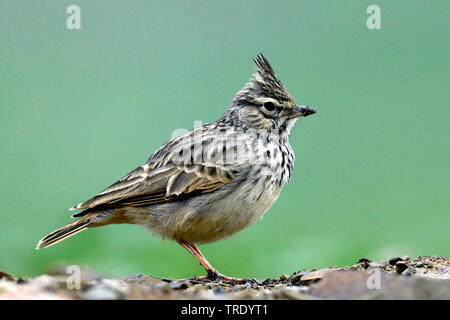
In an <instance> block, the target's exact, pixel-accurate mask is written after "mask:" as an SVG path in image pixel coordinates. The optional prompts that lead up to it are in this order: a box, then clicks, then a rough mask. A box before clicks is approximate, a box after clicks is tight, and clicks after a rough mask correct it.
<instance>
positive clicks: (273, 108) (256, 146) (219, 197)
mask: <svg viewBox="0 0 450 320" xmlns="http://www.w3.org/2000/svg"><path fill="white" fill-rule="evenodd" d="M254 62H255V64H256V67H257V70H256V72H255V74H254V75H253V77H252V78H251V79H250V81H249V82H248V83H247V84H246V85H245V86H244V88H243V89H241V90H240V91H239V92H238V93H237V94H236V96H235V97H234V98H233V100H232V102H231V105H230V107H229V108H228V109H227V110H226V112H225V113H224V114H223V115H222V116H221V117H220V119H219V120H217V121H214V122H211V123H207V124H204V125H202V126H201V127H198V128H195V129H194V130H192V131H190V132H187V133H185V134H183V135H181V136H178V137H176V138H174V139H172V140H171V141H169V142H167V143H166V144H164V145H163V146H162V147H160V148H159V149H158V150H157V151H156V152H155V153H154V154H153V155H152V156H151V157H150V158H149V159H148V161H147V162H146V163H145V164H143V165H142V166H140V167H138V168H136V169H135V170H133V171H131V172H130V173H129V174H127V175H126V176H124V177H123V178H122V179H120V180H119V181H117V182H116V183H114V184H113V185H111V186H110V187H109V188H107V189H106V190H104V191H103V192H100V193H99V194H97V195H96V196H94V197H93V198H91V199H89V200H87V201H85V202H82V203H80V204H78V205H76V206H74V207H73V208H71V209H70V210H83V211H81V212H78V213H76V214H74V215H73V216H72V217H74V218H78V219H77V220H75V221H73V222H72V223H69V224H67V225H65V226H63V227H61V228H60V229H58V230H56V231H54V232H52V233H50V234H49V235H47V236H45V237H44V238H43V239H42V240H41V241H39V243H38V245H37V249H39V248H44V247H48V246H51V245H53V244H55V243H57V242H59V241H61V240H64V239H66V238H68V237H70V236H72V235H74V234H76V233H78V232H80V231H82V230H85V229H87V228H91V227H99V226H104V225H108V224H116V223H129V224H138V225H142V226H144V227H146V228H147V229H148V230H150V231H151V232H152V233H154V234H156V235H159V236H161V237H162V238H166V239H171V240H175V241H177V242H178V243H179V244H180V245H181V246H183V247H184V248H185V249H186V250H188V251H189V252H190V253H191V254H192V255H193V256H194V257H195V258H196V259H197V260H198V261H199V262H200V264H201V265H202V266H203V267H204V268H205V269H206V271H207V276H203V277H198V278H199V279H200V278H201V279H204V278H208V279H221V280H226V281H227V280H228V281H243V280H242V279H236V278H231V277H227V276H225V275H222V274H220V273H219V272H218V271H217V270H216V269H214V268H213V267H212V265H211V264H210V263H209V262H208V261H207V260H206V258H205V257H204V256H203V255H202V253H201V252H200V250H199V249H198V248H197V245H200V244H204V243H210V242H213V241H217V240H220V239H225V238H227V237H230V236H231V235H233V234H235V233H236V232H238V231H240V230H242V229H244V228H247V227H248V226H250V225H252V224H253V223H254V222H256V221H258V220H259V219H260V218H261V217H262V216H263V214H264V213H265V212H266V211H267V210H268V209H269V208H270V207H271V206H272V204H273V203H274V202H275V200H276V199H277V198H278V196H279V194H280V192H281V189H282V188H283V186H284V184H286V183H287V182H288V181H289V179H290V176H291V172H292V169H293V166H294V153H293V151H292V148H291V146H290V144H289V134H290V132H291V129H292V127H293V126H294V124H295V122H296V121H297V118H299V117H306V116H308V115H311V114H313V113H315V112H316V111H315V110H314V109H312V108H310V107H308V106H301V105H297V104H296V103H295V102H294V99H293V98H292V97H291V95H290V94H289V93H288V92H287V90H286V89H285V87H284V86H283V84H282V83H281V81H280V80H279V79H278V78H277V76H276V75H275V72H274V71H273V69H272V67H271V66H270V64H269V62H268V61H267V59H266V58H265V57H264V56H263V55H262V54H259V55H258V56H257V57H256V58H255V59H254Z"/></svg>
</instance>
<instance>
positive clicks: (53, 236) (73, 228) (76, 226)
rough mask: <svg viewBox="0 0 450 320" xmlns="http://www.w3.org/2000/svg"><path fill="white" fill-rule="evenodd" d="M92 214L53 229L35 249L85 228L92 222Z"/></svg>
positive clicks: (49, 244) (52, 243)
mask: <svg viewBox="0 0 450 320" xmlns="http://www.w3.org/2000/svg"><path fill="white" fill-rule="evenodd" d="M93 220H94V219H93V216H92V214H88V215H86V216H84V217H82V218H80V219H78V220H76V221H74V222H71V223H69V224H66V225H65V226H63V227H61V228H59V229H58V230H55V231H53V232H52V233H50V234H48V235H46V236H45V237H44V238H42V239H41V240H40V241H39V243H38V244H37V246H36V249H40V248H45V247H49V246H51V245H54V244H55V243H57V242H60V241H62V240H64V239H66V238H68V237H71V236H73V235H75V234H77V233H78V232H81V231H83V230H84V229H86V228H87V227H88V226H89V225H90V224H91V223H92V222H93Z"/></svg>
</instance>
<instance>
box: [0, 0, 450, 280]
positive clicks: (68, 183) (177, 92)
mask: <svg viewBox="0 0 450 320" xmlns="http://www.w3.org/2000/svg"><path fill="white" fill-rule="evenodd" d="M70 4H77V5H79V6H80V8H81V30H68V29H67V28H66V18H67V17H68V14H66V8H67V7H68V6H69V5H70ZM371 4H373V1H356V0H354V1H298V0H297V1H289V2H287V1H286V2H275V1H227V2H222V3H219V1H183V2H181V1H176V2H175V1H169V3H165V2H163V1H161V2H154V1H142V0H140V1H75V0H74V1H33V2H31V1H1V2H0V48H1V49H0V126H1V136H0V148H1V154H0V165H1V173H0V174H1V176H0V203H1V209H0V210H1V214H0V269H4V270H6V271H9V272H13V273H15V274H16V275H20V276H32V275H37V274H39V273H40V272H43V271H44V270H46V268H48V267H49V266H51V265H54V264H58V263H73V264H79V265H88V266H90V267H92V268H94V269H96V270H98V271H100V272H102V273H105V274H109V275H114V276H125V275H128V274H131V273H146V274H153V275H157V276H161V277H188V276H193V275H201V274H203V273H204V271H203V270H202V268H201V267H200V266H199V264H198V263H197V262H196V261H195V260H194V258H192V257H191V256H190V255H189V254H188V253H187V252H186V251H185V250H184V249H182V248H181V247H179V246H178V245H177V244H175V243H173V242H170V241H161V240H160V239H159V238H156V237H155V236H153V235H151V234H149V233H148V232H147V231H145V230H144V229H143V228H141V227H138V226H132V225H115V226H108V227H106V228H98V229H91V230H88V231H85V232H83V233H80V234H78V235H77V236H75V237H73V238H70V239H69V240H66V241H64V242H62V243H60V244H57V245H56V246H53V247H51V248H48V249H44V250H39V251H36V250H34V247H35V245H36V243H37V241H38V240H39V239H40V238H41V237H42V236H44V235H45V234H46V233H48V232H50V231H53V230H54V229H56V228H57V227H59V226H61V225H63V224H65V223H67V222H69V221H71V218H70V213H69V212H68V211H67V209H68V208H69V207H71V206H72V205H74V204H76V203H78V202H80V201H83V200H86V199H87V198H90V197H91V196H92V195H94V194H95V193H97V192H99V191H101V190H103V189H104V188H105V187H106V186H108V185H110V184H111V183H113V182H115V181H116V180H117V179H118V178H120V177H122V176H123V175H124V174H126V173H128V172H129V171H130V170H131V169H134V168H135V167H137V166H138V165H140V164H142V163H143V162H145V161H146V160H147V158H148V157H149V156H150V155H151V153H152V152H153V151H155V150H156V148H158V147H159V146H160V145H161V144H163V143H164V142H166V141H167V140H168V139H169V138H170V136H171V134H172V132H173V130H174V129H179V128H185V129H191V128H193V126H194V121H202V122H203V123H205V122H210V121H214V120H216V119H218V118H219V116H220V115H222V113H223V112H224V111H225V109H226V108H227V106H228V105H229V103H230V101H231V99H232V98H233V96H234V94H235V93H236V92H237V91H238V90H239V89H240V88H241V87H242V86H243V85H244V84H245V83H246V81H247V80H248V79H249V78H250V76H251V74H252V73H253V71H254V65H253V62H252V60H251V58H252V57H254V56H255V55H256V54H257V53H258V52H263V53H264V54H265V55H266V56H267V57H268V58H269V61H270V62H271V63H272V65H273V66H274V69H275V70H276V72H277V73H278V76H279V78H280V79H281V80H282V81H283V82H284V84H285V85H286V87H287V88H288V90H289V92H290V93H291V95H292V96H293V97H294V98H295V99H296V102H297V103H299V104H306V105H312V106H315V107H316V108H317V110H318V113H317V114H315V115H314V116H311V117H308V118H307V119H303V120H301V121H300V122H299V123H298V125H297V126H296V128H295V129H294V130H293V133H292V135H291V139H290V140H291V144H292V147H293V149H294V151H295V153H296V158H297V160H296V166H295V168H294V172H293V176H292V179H291V183H290V184H288V185H287V186H286V187H285V188H284V190H283V192H282V194H281V196H280V198H279V199H278V201H277V202H276V203H275V205H274V206H273V207H272V208H271V209H270V210H269V212H268V213H267V214H266V215H265V217H264V219H263V220H262V221H259V222H258V223H256V224H255V225H253V226H252V227H250V228H249V229H246V230H244V231H242V232H240V233H238V234H236V235H235V236H234V237H232V238H230V239H228V240H227V241H221V242H217V243H213V244H209V245H205V246H202V247H201V248H202V250H203V251H204V253H205V255H206V257H207V258H208V259H209V260H210V262H211V263H212V264H213V265H214V266H215V267H216V268H217V269H218V270H219V271H221V272H222V273H225V274H228V275H232V276H240V277H251V278H252V277H256V278H263V277H275V276H279V275H281V274H288V273H291V272H294V271H297V270H299V269H302V268H312V267H316V268H318V267H327V266H333V265H341V266H342V265H348V264H352V263H354V262H355V261H357V260H358V259H359V258H361V257H366V258H369V259H387V258H391V257H392V256H398V255H410V256H412V257H415V256H418V255H432V254H440V255H444V256H445V255H447V256H448V255H449V251H450V242H449V226H450V220H449V213H450V212H449V209H450V201H449V170H448V169H449V156H450V154H449V151H450V148H449V127H448V124H449V116H450V111H449V104H448V102H449V100H450V96H449V92H450V90H449V80H450V79H449V74H450V73H449V71H450V70H449V61H448V59H449V43H450V41H449V40H450V39H449V33H448V30H449V23H448V21H449V19H448V12H449V8H450V5H449V2H448V1H377V2H376V4H377V5H379V6H380V8H381V27H382V29H381V30H368V28H367V27H366V19H367V17H368V16H369V15H368V14H367V13H366V8H367V7H368V6H369V5H371Z"/></svg>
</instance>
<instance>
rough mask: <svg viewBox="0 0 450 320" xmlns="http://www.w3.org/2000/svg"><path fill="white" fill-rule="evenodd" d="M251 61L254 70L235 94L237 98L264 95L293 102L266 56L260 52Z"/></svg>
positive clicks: (246, 98) (245, 98)
mask: <svg viewBox="0 0 450 320" xmlns="http://www.w3.org/2000/svg"><path fill="white" fill-rule="evenodd" d="M253 61H254V62H255V64H256V67H257V69H256V72H255V73H254V74H253V77H252V78H251V79H250V81H249V82H248V83H247V84H246V85H245V87H244V88H243V89H242V90H241V91H240V92H239V93H238V94H237V95H236V98H237V100H240V99H244V100H248V98H251V97H253V98H255V97H264V96H265V97H273V98H275V99H278V100H279V101H280V102H283V101H289V102H292V103H293V101H294V100H293V99H292V97H291V96H290V94H289V93H288V92H287V90H286V88H285V87H284V86H283V84H282V83H281V81H280V80H279V79H278V77H277V76H276V74H275V71H274V70H273V68H272V66H271V65H270V63H269V61H268V60H267V58H266V57H265V56H264V55H263V54H262V53H260V54H258V55H257V56H256V58H254V59H253Z"/></svg>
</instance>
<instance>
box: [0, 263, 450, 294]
mask: <svg viewBox="0 0 450 320" xmlns="http://www.w3.org/2000/svg"><path fill="white" fill-rule="evenodd" d="M77 286H78V287H79V288H76V287H77ZM73 287H75V288H73ZM0 299H70V300H71V299H87V300H92V299H296V300H311V299H450V260H449V259H448V258H444V257H441V256H422V257H419V258H417V259H413V260H411V259H410V258H409V257H397V258H392V259H390V260H386V261H376V262H372V261H369V260H367V259H360V260H359V261H358V262H357V263H356V264H355V265H353V266H350V267H343V268H338V267H332V268H326V269H320V270H315V269H312V270H300V271H298V272H295V273H293V274H291V275H283V276H281V277H280V278H277V279H265V280H257V279H249V280H248V281H247V282H246V283H244V284H236V283H226V282H223V281H198V280H195V279H178V280H176V279H160V278H155V277H152V276H146V275H142V274H133V275H129V276H127V277H125V278H123V279H112V278H103V277H101V276H98V275H95V274H94V273H88V274H81V278H80V281H78V282H77V281H76V280H74V278H73V277H72V278H68V276H67V274H66V273H61V272H57V271H54V272H52V273H49V274H45V275H41V276H39V277H36V278H32V279H22V278H16V277H15V276H13V275H11V274H9V273H6V272H4V271H0Z"/></svg>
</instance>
